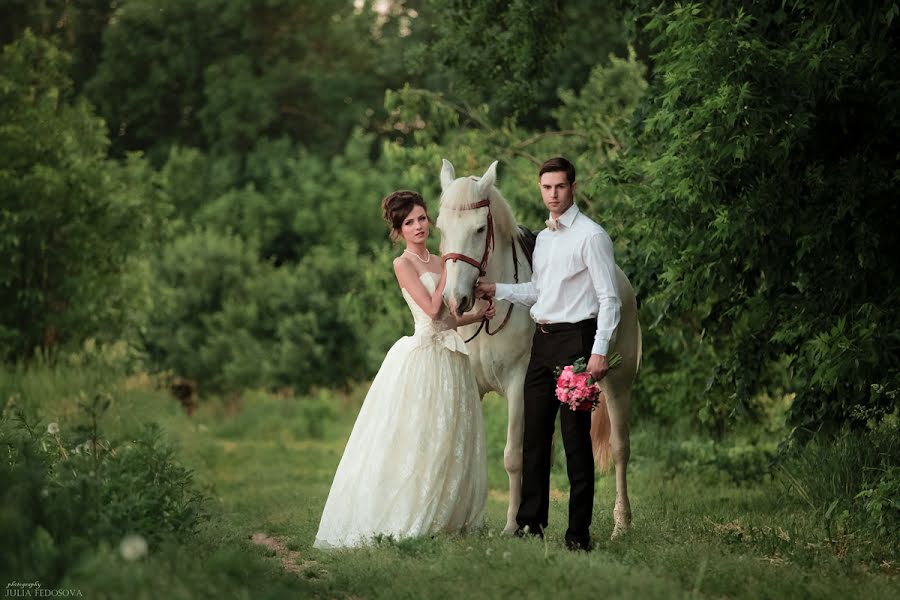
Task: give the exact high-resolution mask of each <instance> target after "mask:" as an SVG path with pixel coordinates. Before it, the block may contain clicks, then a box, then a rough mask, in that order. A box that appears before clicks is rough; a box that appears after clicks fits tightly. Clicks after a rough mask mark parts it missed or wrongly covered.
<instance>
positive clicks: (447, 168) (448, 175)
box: [441, 158, 456, 190]
mask: <svg viewBox="0 0 900 600" xmlns="http://www.w3.org/2000/svg"><path fill="white" fill-rule="evenodd" d="M443 161H444V166H443V167H441V190H446V189H447V188H448V187H450V184H451V183H453V180H454V179H456V169H454V168H453V165H452V164H450V161H449V160H447V159H446V158H445V159H443Z"/></svg>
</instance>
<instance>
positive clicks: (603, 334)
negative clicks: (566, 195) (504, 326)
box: [495, 204, 622, 356]
mask: <svg viewBox="0 0 900 600" xmlns="http://www.w3.org/2000/svg"><path fill="white" fill-rule="evenodd" d="M532 262H533V264H534V273H533V275H532V277H531V281H530V282H526V283H498V284H497V291H496V294H495V295H496V298H497V299H498V300H507V301H509V302H513V303H515V304H522V305H524V306H530V307H531V318H532V319H534V320H535V322H537V323H578V322H579V321H584V320H586V319H591V318H595V317H596V319H597V334H596V336H595V337H594V345H593V347H592V349H591V353H592V354H602V355H604V356H606V354H607V352H608V351H609V340H610V338H612V335H613V333H614V332H615V330H616V327H617V326H618V324H619V312H620V309H621V306H622V302H621V301H620V300H619V292H618V289H617V288H616V262H615V258H614V257H613V244H612V240H611V239H610V237H609V234H607V233H606V231H605V230H604V229H603V228H602V227H600V225H598V224H597V223H595V222H594V221H592V220H591V219H590V218H589V217H588V216H587V215H584V214H582V213H581V211H580V210H578V207H577V206H575V205H574V204H573V205H572V206H570V207H569V209H568V210H567V211H566V212H565V213H563V214H562V216H560V218H559V228H558V229H557V230H556V231H551V230H550V229H544V230H543V231H541V232H540V233H539V234H538V236H537V242H536V243H535V247H534V257H533V259H532Z"/></svg>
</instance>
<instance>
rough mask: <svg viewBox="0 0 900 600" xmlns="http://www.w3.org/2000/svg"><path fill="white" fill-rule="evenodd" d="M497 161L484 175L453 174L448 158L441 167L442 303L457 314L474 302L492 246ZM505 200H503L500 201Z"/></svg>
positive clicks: (464, 310) (438, 225) (439, 224)
mask: <svg viewBox="0 0 900 600" xmlns="http://www.w3.org/2000/svg"><path fill="white" fill-rule="evenodd" d="M496 180H497V161H494V162H493V163H491V166H490V167H488V169H487V171H485V173H484V175H482V176H481V178H480V179H479V178H478V177H460V178H458V179H457V178H456V173H455V171H454V169H453V165H452V164H450V161H448V160H446V159H445V160H444V166H443V168H442V169H441V189H442V193H441V211H440V215H439V216H438V220H437V227H438V229H439V230H440V232H441V254H443V256H444V259H445V263H444V268H445V269H447V283H446V285H445V287H444V303H445V304H446V305H447V306H449V307H450V310H451V311H452V312H453V313H454V314H456V315H458V316H461V315H462V314H463V313H465V312H466V311H468V310H471V309H472V306H473V304H474V303H475V283H476V281H477V279H478V277H479V276H480V275H482V274H483V272H482V271H483V270H484V269H486V268H487V261H488V258H489V257H490V252H491V250H492V249H493V241H494V223H493V219H492V213H491V210H492V207H491V199H492V198H494V197H496V196H497V195H498V194H497V193H496V190H495V189H494V187H493V186H494V182H495V181H496ZM504 204H505V203H504Z"/></svg>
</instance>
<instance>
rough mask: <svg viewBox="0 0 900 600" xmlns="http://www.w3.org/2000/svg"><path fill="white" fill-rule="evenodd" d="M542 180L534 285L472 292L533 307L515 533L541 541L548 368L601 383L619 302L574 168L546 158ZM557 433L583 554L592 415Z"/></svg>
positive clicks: (550, 392) (572, 545) (575, 543)
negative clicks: (545, 215) (567, 369)
mask: <svg viewBox="0 0 900 600" xmlns="http://www.w3.org/2000/svg"><path fill="white" fill-rule="evenodd" d="M538 178H539V182H540V189H541V197H542V198H543V200H544V205H545V206H546V207H547V210H549V211H550V218H549V219H548V220H547V229H544V230H543V231H541V232H540V233H539V234H538V237H537V243H536V245H535V249H534V257H533V262H534V274H533V276H532V279H531V281H530V282H527V283H519V284H504V283H492V282H488V281H479V283H478V286H477V288H476V294H477V295H478V296H479V297H482V298H491V297H493V298H496V299H497V300H507V301H510V302H514V303H516V304H523V305H525V306H529V307H531V317H532V318H533V319H534V320H535V322H536V323H537V328H536V330H535V333H534V341H533V344H532V349H531V361H530V362H529V364H528V373H527V374H526V376H525V434H524V444H523V447H524V452H523V469H522V503H521V505H520V506H519V512H518V514H517V516H516V522H517V523H518V525H519V529H518V530H517V531H516V535H519V536H522V535H528V534H531V535H539V536H541V537H543V534H544V528H545V527H546V526H547V514H548V512H549V508H550V466H551V464H552V456H551V442H552V438H553V430H554V428H555V425H556V413H557V411H558V410H559V407H560V402H559V400H558V399H557V398H556V376H555V374H554V369H556V368H557V367H561V366H565V365H571V364H572V363H574V362H575V361H576V360H577V359H578V358H588V362H587V369H588V371H589V372H590V374H591V376H592V377H593V378H594V380H595V381H599V380H600V379H602V378H603V377H604V376H605V375H606V373H607V371H608V370H609V365H608V362H607V352H608V349H609V343H610V338H611V337H612V335H613V333H614V332H615V330H616V326H617V325H618V323H619V309H620V307H621V302H620V301H619V294H618V291H617V289H616V283H615V282H616V275H615V269H616V265H615V260H614V258H613V245H612V240H611V239H610V237H609V235H608V234H607V233H606V231H605V230H604V229H603V228H602V227H600V225H598V224H597V223H595V222H594V221H592V220H591V219H590V218H589V217H588V216H587V215H585V214H583V213H582V212H581V211H580V210H578V207H577V206H576V205H575V189H576V183H575V167H574V166H573V165H572V163H570V162H569V161H568V160H566V159H565V158H562V157H557V158H551V159H550V160H548V161H547V162H545V163H544V164H543V165H541V169H540V172H539V174H538ZM560 428H561V430H562V438H563V444H564V446H565V449H566V466H567V469H568V474H569V484H570V493H569V528H568V529H567V530H566V536H565V540H566V547H568V548H569V549H572V550H589V549H590V533H589V529H590V526H591V513H592V511H593V505H594V457H593V451H592V448H591V433H590V431H591V413H590V412H586V411H571V410H569V409H568V408H566V409H564V410H562V411H561V414H560Z"/></svg>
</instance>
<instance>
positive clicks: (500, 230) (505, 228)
mask: <svg viewBox="0 0 900 600" xmlns="http://www.w3.org/2000/svg"><path fill="white" fill-rule="evenodd" d="M476 183H477V178H471V177H461V178H459V179H457V180H456V181H454V182H453V183H452V184H450V187H448V188H447V189H446V190H444V193H443V194H441V210H446V209H449V210H460V209H464V208H466V207H468V206H471V205H472V204H475V203H476V202H478V201H480V200H484V198H479V197H478V186H477V185H476ZM488 197H489V198H490V200H491V214H492V215H493V218H494V235H495V236H502V238H504V239H509V238H511V237H513V236H519V235H520V234H521V233H520V231H519V224H518V223H517V222H516V218H515V217H514V216H513V213H512V209H511V208H510V207H509V203H508V202H507V201H506V198H504V197H503V194H501V193H500V190H498V189H497V187H496V186H491V188H490V190H488Z"/></svg>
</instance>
